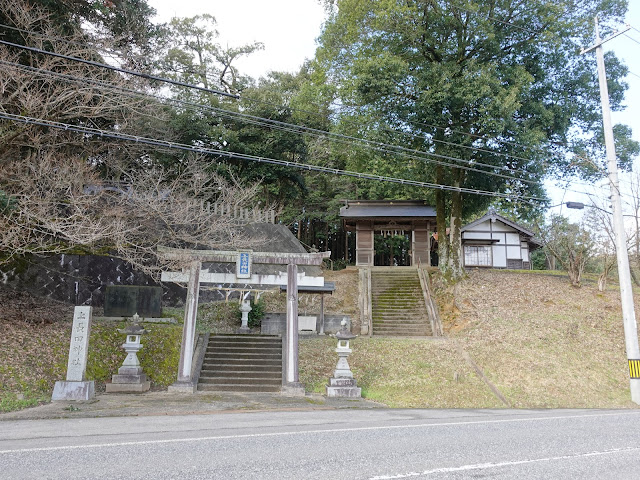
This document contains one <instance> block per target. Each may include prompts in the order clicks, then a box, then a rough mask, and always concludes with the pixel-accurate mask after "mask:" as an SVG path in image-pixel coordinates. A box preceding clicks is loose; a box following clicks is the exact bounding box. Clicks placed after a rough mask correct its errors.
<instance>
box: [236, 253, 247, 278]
mask: <svg viewBox="0 0 640 480" xmlns="http://www.w3.org/2000/svg"><path fill="white" fill-rule="evenodd" d="M236 277H238V278H251V252H242V251H241V252H238V260H237V261H236Z"/></svg>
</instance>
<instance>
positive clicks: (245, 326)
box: [237, 298, 253, 333]
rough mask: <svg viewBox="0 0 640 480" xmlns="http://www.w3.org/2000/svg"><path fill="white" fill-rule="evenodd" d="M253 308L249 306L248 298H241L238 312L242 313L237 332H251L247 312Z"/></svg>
mask: <svg viewBox="0 0 640 480" xmlns="http://www.w3.org/2000/svg"><path fill="white" fill-rule="evenodd" d="M251 310H253V309H252V308H251V302H250V301H249V299H248V298H246V299H243V300H242V301H241V302H240V313H242V317H241V320H242V325H240V328H239V329H238V330H237V333H251V329H250V328H249V312H250V311H251Z"/></svg>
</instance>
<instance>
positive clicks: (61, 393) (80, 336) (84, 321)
mask: <svg viewBox="0 0 640 480" xmlns="http://www.w3.org/2000/svg"><path fill="white" fill-rule="evenodd" d="M91 318H92V308H91V307H86V306H81V307H76V308H75V310H74V312H73V327H72V329H71V344H70V346H69V360H68V362H67V379H66V380H64V381H58V382H56V385H55V387H54V388H53V395H52V397H51V400H52V401H56V400H65V401H68V400H90V399H92V398H93V397H95V382H94V381H93V380H86V378H85V375H86V371H87V356H88V353H89V335H90V333H91Z"/></svg>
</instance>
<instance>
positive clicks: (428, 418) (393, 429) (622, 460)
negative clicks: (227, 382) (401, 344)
mask: <svg viewBox="0 0 640 480" xmlns="http://www.w3.org/2000/svg"><path fill="white" fill-rule="evenodd" d="M0 478H1V479H12V480H13V479H32V478H33V479H95V478H100V479H103V480H109V479H179V478H185V479H325V478H326V479H376V480H383V479H405V478H407V479H414V478H424V479H432V478H433V479H441V478H452V479H462V478H502V479H514V478H517V479H533V478H562V479H571V478H575V479H585V478H594V479H595V478H597V479H616V480H620V479H630V480H631V479H633V480H637V479H638V478H640V410H539V411H536V410H391V409H376V410H349V409H341V410H324V411H304V412H302V411H298V412H295V411H287V412H273V411H271V412H251V413H227V414H225V413H216V414H212V415H184V416H147V417H115V418H114V417H112V418H89V419H87V418H84V419H60V420H18V421H0Z"/></svg>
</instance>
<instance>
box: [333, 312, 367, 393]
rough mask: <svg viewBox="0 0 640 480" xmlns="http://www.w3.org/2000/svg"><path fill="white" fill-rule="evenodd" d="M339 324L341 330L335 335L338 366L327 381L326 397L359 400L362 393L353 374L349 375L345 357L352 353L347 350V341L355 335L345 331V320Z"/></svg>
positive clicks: (349, 369) (349, 370) (349, 371)
mask: <svg viewBox="0 0 640 480" xmlns="http://www.w3.org/2000/svg"><path fill="white" fill-rule="evenodd" d="M340 324H341V325H342V329H341V330H340V331H339V332H338V333H337V334H336V338H337V339H338V347H337V348H336V353H337V354H338V365H337V366H336V369H335V370H334V372H333V377H331V378H330V379H329V385H327V396H328V397H351V398H359V397H361V396H362V392H361V389H360V387H358V386H357V385H356V380H355V379H354V378H353V373H351V368H349V363H348V362H347V357H348V356H349V355H350V354H351V352H352V350H351V349H350V348H349V340H353V339H354V338H356V336H357V335H354V334H352V333H351V332H350V331H349V330H347V321H346V320H342V322H340Z"/></svg>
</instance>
